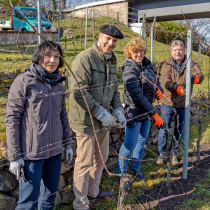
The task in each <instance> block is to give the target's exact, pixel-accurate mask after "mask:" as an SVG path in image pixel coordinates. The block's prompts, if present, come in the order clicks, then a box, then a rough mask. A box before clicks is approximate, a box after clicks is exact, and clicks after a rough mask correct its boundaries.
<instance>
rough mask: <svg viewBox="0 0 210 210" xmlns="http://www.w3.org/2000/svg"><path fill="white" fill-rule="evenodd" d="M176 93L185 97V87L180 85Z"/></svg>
mask: <svg viewBox="0 0 210 210" xmlns="http://www.w3.org/2000/svg"><path fill="white" fill-rule="evenodd" d="M176 92H177V93H178V95H180V96H183V95H184V90H183V87H182V86H181V85H179V86H178V87H177V89H176Z"/></svg>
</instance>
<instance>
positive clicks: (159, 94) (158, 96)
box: [156, 90, 163, 100]
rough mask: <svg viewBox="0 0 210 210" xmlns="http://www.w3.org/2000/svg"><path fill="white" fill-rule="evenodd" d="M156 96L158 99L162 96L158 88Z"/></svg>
mask: <svg viewBox="0 0 210 210" xmlns="http://www.w3.org/2000/svg"><path fill="white" fill-rule="evenodd" d="M156 96H157V98H158V100H160V99H161V98H163V93H162V92H161V91H160V90H157V92H156Z"/></svg>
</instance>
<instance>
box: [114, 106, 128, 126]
mask: <svg viewBox="0 0 210 210" xmlns="http://www.w3.org/2000/svg"><path fill="white" fill-rule="evenodd" d="M114 116H115V117H116V118H117V119H118V121H119V122H117V126H116V127H118V128H124V127H125V126H126V118H125V115H124V111H122V110H121V109H118V110H117V111H116V112H115V111H114Z"/></svg>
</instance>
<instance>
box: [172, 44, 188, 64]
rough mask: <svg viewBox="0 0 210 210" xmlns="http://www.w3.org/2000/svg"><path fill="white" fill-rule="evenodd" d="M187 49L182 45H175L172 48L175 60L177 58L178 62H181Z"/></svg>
mask: <svg viewBox="0 0 210 210" xmlns="http://www.w3.org/2000/svg"><path fill="white" fill-rule="evenodd" d="M184 53H185V50H184V48H183V47H182V45H175V46H174V47H173V48H172V50H171V55H172V57H173V59H174V60H176V61H177V62H178V63H181V61H182V60H183V58H184Z"/></svg>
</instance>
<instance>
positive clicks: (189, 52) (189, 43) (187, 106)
mask: <svg viewBox="0 0 210 210" xmlns="http://www.w3.org/2000/svg"><path fill="white" fill-rule="evenodd" d="M191 68H192V30H188V32H187V74H186V92H185V129H184V162H183V179H187V166H188V147H189V128H190V96H191Z"/></svg>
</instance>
